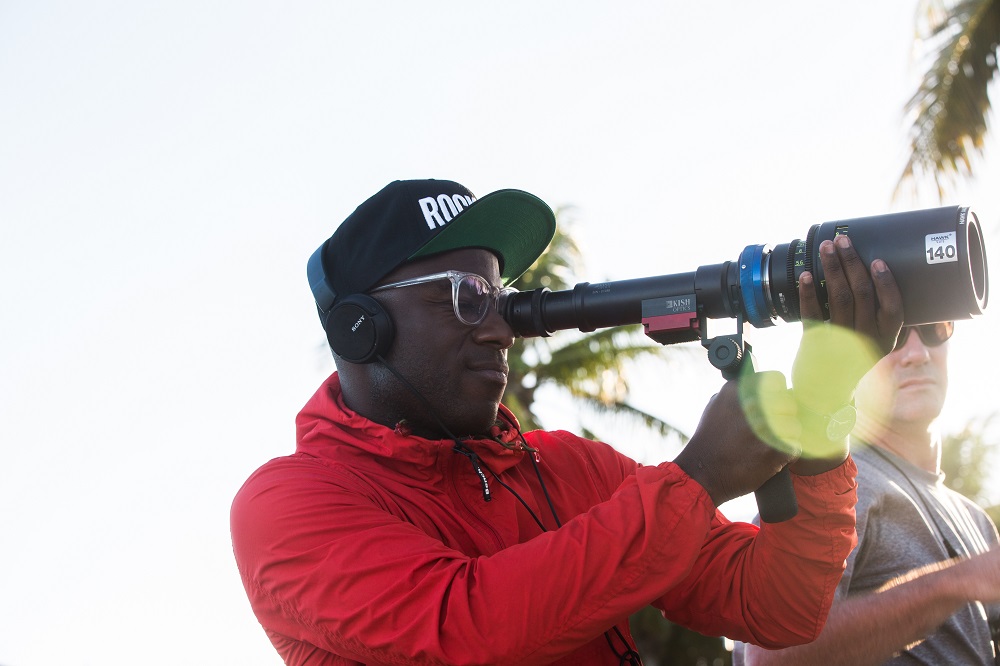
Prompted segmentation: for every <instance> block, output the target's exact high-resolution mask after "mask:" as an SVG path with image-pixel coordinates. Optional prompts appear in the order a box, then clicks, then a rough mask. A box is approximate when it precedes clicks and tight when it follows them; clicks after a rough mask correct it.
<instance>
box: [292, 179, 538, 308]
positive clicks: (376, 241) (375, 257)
mask: <svg viewBox="0 0 1000 666" xmlns="http://www.w3.org/2000/svg"><path fill="white" fill-rule="evenodd" d="M555 229H556V220H555V215H554V214H553V213H552V209H551V208H549V206H548V205H546V204H545V202H543V201H542V200H541V199H539V198H538V197H536V196H534V195H533V194H528V193H527V192H522V191H521V190H499V191H497V192H493V193H491V194H487V195H486V196H484V197H483V198H481V199H477V198H476V196H475V195H474V194H473V193H472V192H471V191H469V189H468V188H466V187H463V186H462V185H459V184H458V183H455V182H452V181H450V180H433V179H428V180H397V181H393V182H391V183H389V184H388V185H386V186H385V187H384V188H382V189H381V190H380V191H379V192H378V193H376V194H375V195H374V196H372V197H371V198H369V199H368V200H367V201H365V202H364V203H363V204H361V205H360V206H358V208H357V210H355V211H354V212H353V213H351V215H350V216H348V218H347V219H346V220H344V221H343V222H342V223H341V225H340V226H339V227H337V230H336V231H335V232H334V233H333V235H332V236H331V237H330V238H329V239H327V241H326V242H324V243H323V244H322V245H321V246H320V247H319V249H317V250H316V252H315V253H313V256H312V257H311V258H310V259H309V266H308V274H309V285H310V287H311V288H312V291H313V295H314V296H315V297H316V304H317V305H318V306H319V308H320V310H321V311H322V312H325V311H327V310H328V309H329V308H330V307H332V306H333V304H334V303H335V302H336V301H337V299H338V298H342V297H344V296H349V295H351V294H363V293H365V292H367V291H368V290H369V289H371V288H372V287H374V286H375V285H376V284H377V283H378V282H379V281H380V280H381V279H382V278H384V277H385V276H386V275H388V274H389V273H391V272H392V271H394V270H395V269H396V268H398V267H399V266H401V265H403V264H405V263H406V262H408V261H412V260H414V259H420V258H423V257H429V256H432V255H435V254H439V253H441V252H448V251H449V250H458V249H461V248H470V247H472V248H483V249H486V250H490V251H491V252H493V253H494V254H496V255H497V258H498V259H499V262H500V276H501V279H502V280H503V284H504V285H508V284H510V283H511V282H513V281H514V280H516V279H517V278H518V277H520V276H521V274H522V273H524V271H526V270H528V268H529V267H530V266H531V264H533V263H534V262H535V260H536V259H538V257H539V256H541V254H542V252H544V251H545V248H546V247H548V245H549V242H551V240H552V236H553V235H554V234H555Z"/></svg>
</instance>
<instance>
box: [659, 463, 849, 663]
mask: <svg viewBox="0 0 1000 666" xmlns="http://www.w3.org/2000/svg"><path fill="white" fill-rule="evenodd" d="M856 476H857V468H856V467H855V465H854V461H853V460H851V459H848V460H847V461H846V462H845V463H844V464H843V465H841V466H840V467H838V468H836V469H834V470H831V471H829V472H827V473H825V474H820V475H817V476H796V475H794V474H793V475H792V479H793V484H794V487H795V495H796V499H797V500H798V504H799V512H798V514H797V515H796V516H795V517H794V518H793V519H791V520H789V521H786V522H782V523H774V524H769V523H764V524H763V526H762V527H761V528H760V530H759V531H758V528H757V527H755V526H753V525H749V524H745V523H729V522H728V521H727V520H726V519H725V518H724V517H722V515H721V514H719V515H717V516H716V518H715V519H714V520H713V521H712V526H711V528H710V534H709V536H708V538H707V539H706V540H705V543H704V545H703V547H702V550H701V552H700V553H699V555H698V559H697V562H696V564H695V566H694V568H693V570H692V573H691V575H690V576H689V577H688V579H687V580H686V581H685V582H684V583H683V584H681V585H678V586H677V587H676V588H674V589H673V590H671V593H670V594H669V595H667V596H666V597H664V598H663V599H661V600H660V601H659V602H658V603H657V604H656V605H657V606H658V607H660V608H661V609H662V610H663V611H664V615H666V617H668V618H669V619H671V620H673V621H675V622H677V623H679V624H683V625H685V626H687V627H690V628H692V629H695V630H696V631H699V632H701V633H703V634H706V635H709V636H720V635H722V636H727V637H729V638H732V639H735V640H742V641H746V642H750V643H753V644H755V645H760V646H762V647H766V648H780V647H788V646H790V645H799V644H802V643H807V642H810V641H812V640H815V638H816V637H817V636H818V635H819V633H820V631H821V630H822V629H823V625H824V624H825V622H826V617H827V614H828V613H829V610H830V605H831V604H832V603H833V594H834V591H835V590H836V587H837V583H838V582H839V581H840V577H841V575H842V574H843V572H844V563H845V561H846V559H847V556H848V555H849V554H850V552H851V550H852V549H853V548H854V546H855V545H856V544H857V536H856V533H855V523H854V506H855V504H856V503H857V483H856V480H855V477H856Z"/></svg>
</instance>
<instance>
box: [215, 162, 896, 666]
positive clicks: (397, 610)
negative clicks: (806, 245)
mask: <svg viewBox="0 0 1000 666" xmlns="http://www.w3.org/2000/svg"><path fill="white" fill-rule="evenodd" d="M554 230H555V220H554V217H553V215H552V212H551V210H550V209H549V208H548V206H546V205H545V204H544V203H542V202H541V201H540V200H538V199H537V198H535V197H533V196H532V195H530V194H527V193H525V192H519V191H516V190H502V191H500V192H495V193H493V194H490V195H488V196H486V197H483V198H482V199H479V200H476V198H475V197H474V196H473V195H472V193H471V192H469V191H468V190H467V189H465V188H464V187H462V186H461V185H458V184H457V183H453V182H449V181H438V180H426V181H396V182H394V183H391V184H390V185H388V186H387V187H386V188H384V189H383V190H381V191H380V192H378V193H377V194H375V195H374V196H373V197H371V198H370V199H369V200H367V201H366V202H365V203H363V204H362V205H361V206H359V207H358V209H357V210H356V211H355V212H354V213H353V214H352V215H351V216H349V217H348V218H347V220H345V221H344V223H343V224H341V225H340V227H339V228H338V229H337V231H336V232H335V233H334V234H333V236H332V237H331V238H330V239H329V240H327V241H326V242H325V243H324V244H323V245H322V246H321V247H320V248H319V249H318V250H317V251H316V253H315V254H314V255H313V257H312V259H311V260H310V262H309V271H308V272H309V280H310V285H311V287H312V290H313V294H314V296H315V298H316V303H317V307H318V310H319V314H320V319H321V321H322V323H323V326H324V328H325V330H326V332H327V337H328V339H329V341H330V344H331V347H332V349H333V351H334V357H335V361H336V365H337V372H336V373H335V374H334V375H333V376H331V377H330V378H329V379H328V380H327V381H326V382H325V383H324V384H323V385H322V386H321V387H320V389H319V390H318V391H317V392H316V394H315V395H314V396H313V398H312V399H311V400H310V401H309V403H308V404H307V405H306V406H305V408H304V409H303V410H302V412H301V413H300V414H299V416H298V419H297V426H298V446H297V449H296V452H295V454H293V455H290V456H285V457H282V458H277V459H275V460H272V461H270V462H268V463H267V464H265V465H264V466H263V467H261V468H260V469H259V470H257V471H256V472H255V473H254V474H253V475H252V476H251V477H250V479H248V480H247V482H246V484H244V486H243V488H242V489H241V490H240V491H239V493H238V495H237V497H236V499H235V501H234V503H233V508H232V535H233V545H234V551H235V554H236V560H237V564H238V566H239V569H240V574H241V576H242V579H243V583H244V585H245V587H246V591H247V594H248V596H249V598H250V602H251V605H252V606H253V610H254V612H255V614H256V616H257V618H258V620H259V621H260V623H261V624H262V625H263V627H264V630H265V631H266V632H267V635H268V637H269V638H270V640H271V641H272V643H273V644H274V646H275V648H276V649H277V650H278V652H279V653H280V654H281V656H282V658H283V659H284V660H285V662H286V663H288V664H296V665H302V664H547V663H562V664H623V663H638V655H637V654H635V651H634V647H633V645H632V641H631V637H630V636H629V632H628V624H627V619H628V616H629V615H630V614H631V613H633V612H635V611H637V610H639V609H640V608H643V607H645V606H646V605H649V604H653V605H655V606H656V607H658V608H660V609H661V610H662V611H663V612H664V614H665V615H666V616H667V617H668V618H669V619H671V620H673V621H675V622H678V623H680V624H683V625H685V626H688V627H690V628H692V629H694V630H696V631H700V632H702V633H705V634H711V635H726V636H729V637H731V638H735V639H740V640H744V641H748V642H751V643H754V644H759V645H763V646H766V647H772V648H774V647H783V646H788V645H794V644H800V643H804V642H807V641H810V640H813V639H814V638H815V637H816V636H817V635H818V633H819V631H820V629H821V628H822V627H823V623H824V620H825V617H826V614H827V612H828V610H829V606H830V603H831V600H832V597H833V592H834V589H835V587H836V585H837V581H838V580H839V578H840V575H841V572H842V571H843V566H844V560H845V558H846V557H847V554H848V553H849V552H850V550H851V548H852V547H853V544H854V541H855V535H854V514H853V505H854V502H855V492H854V488H855V481H854V477H855V471H856V470H855V467H854V464H853V462H852V461H851V460H850V458H849V456H848V452H847V448H846V441H837V442H833V443H832V444H833V445H834V446H833V450H831V451H827V452H826V454H825V456H824V457H821V458H812V459H806V458H804V457H803V458H801V459H797V460H796V459H795V456H794V455H793V454H790V453H788V452H787V450H788V449H787V448H785V449H782V448H781V447H777V448H776V447H772V446H769V445H768V444H766V443H765V442H763V441H761V439H760V438H759V437H758V436H757V435H756V434H755V432H754V428H753V427H751V425H749V423H748V421H749V420H754V419H748V417H747V416H745V414H744V412H745V411H746V412H748V413H750V414H751V415H757V416H759V412H760V410H761V409H762V408H761V407H760V404H759V401H758V400H752V401H751V404H750V405H749V406H744V407H741V402H740V397H739V393H740V391H739V390H738V387H737V386H736V383H735V382H729V383H727V384H726V385H725V386H724V387H723V389H722V390H721V391H720V393H719V394H718V395H717V396H716V397H715V398H714V399H713V400H712V401H711V402H710V403H709V405H708V407H707V409H706V412H705V414H704V416H703V418H702V422H701V423H700V424H699V426H698V428H697V430H696V432H695V433H694V435H693V436H692V437H691V440H690V442H689V443H688V444H687V446H686V447H685V449H684V450H683V452H682V453H681V454H680V455H679V456H678V457H677V459H676V460H674V461H673V462H667V463H663V464H661V465H657V466H655V467H652V466H650V467H642V466H639V465H637V464H636V463H635V462H633V461H632V460H629V459H628V458H627V457H625V456H623V455H621V454H619V453H617V452H616V451H614V450H613V449H612V448H611V447H609V446H607V445H605V444H603V443H600V442H594V441H589V440H585V439H582V438H579V437H576V436H574V435H572V434H570V433H568V432H562V431H557V432H543V431H534V432H527V433H522V432H520V430H519V427H518V424H517V421H516V419H515V418H514V416H513V415H512V414H511V413H510V412H509V411H508V410H507V409H506V408H505V407H504V406H503V405H501V404H500V400H501V397H502V395H503V391H504V388H505V386H506V381H507V360H506V359H507V350H508V349H509V348H510V346H511V345H512V344H513V342H514V334H513V331H512V329H511V327H510V326H509V325H508V323H507V322H506V321H505V320H504V318H503V317H502V316H501V315H500V313H499V310H498V308H497V302H498V300H499V299H501V298H502V293H503V291H504V289H505V287H506V285H509V284H510V283H511V282H512V281H513V280H515V279H516V278H517V277H518V276H519V275H521V273H523V272H524V271H525V270H526V269H527V268H528V267H529V266H530V265H531V264H532V263H533V262H534V261H535V259H537V257H538V256H539V255H540V254H541V253H542V252H543V250H544V249H545V247H546V246H547V245H548V243H549V241H550V240H551V238H552V234H553V233H554ZM821 260H822V262H823V268H824V271H825V275H826V280H827V287H828V290H829V293H830V299H829V301H830V308H831V313H830V314H831V316H830V319H831V321H832V322H833V323H835V324H840V325H842V326H845V327H847V328H850V329H853V330H856V331H858V332H860V333H861V334H863V335H866V336H868V337H869V338H871V339H872V340H874V341H875V343H876V345H877V346H878V347H880V348H881V349H882V353H885V352H887V351H888V350H889V349H891V348H892V345H893V342H894V341H895V338H896V335H897V333H898V332H899V328H900V324H901V321H902V312H901V298H900V295H899V291H898V289H897V287H896V283H895V281H894V280H893V278H892V276H891V274H890V273H889V272H888V269H887V268H886V266H885V264H884V262H881V261H878V260H876V261H875V262H873V264H872V266H871V275H872V276H874V277H873V278H872V277H869V272H868V267H865V266H864V265H863V264H862V263H861V261H860V260H859V258H858V256H857V254H856V253H855V252H854V250H853V248H852V247H851V246H850V244H849V242H847V241H846V238H844V239H843V240H838V241H837V242H836V243H833V242H829V241H827V242H826V243H824V245H823V246H822V248H821ZM811 286H812V279H811V276H809V275H808V274H804V275H803V276H802V278H801V286H800V294H799V298H800V305H801V310H802V316H803V319H804V320H813V321H814V322H819V321H822V314H821V312H822V311H821V309H820V305H819V303H818V301H817V298H816V296H815V293H814V290H813V289H811ZM816 326H817V327H818V326H819V324H816ZM816 344H817V343H814V342H810V341H809V336H806V338H805V340H804V342H803V345H802V348H801V349H800V356H799V359H800V360H801V359H803V358H804V357H806V356H809V355H812V356H816V355H821V354H822V353H823V350H822V349H818V348H817V347H816ZM865 370H867V367H861V368H854V369H853V370H850V371H848V370H845V371H844V372H845V373H849V376H846V377H841V378H840V380H841V381H830V378H829V377H826V378H823V380H818V379H816V378H813V379H811V380H810V379H809V378H808V377H807V374H806V373H801V376H796V373H795V372H793V384H795V396H794V397H793V396H792V394H791V393H790V392H788V391H786V390H785V384H784V378H783V377H781V376H780V375H776V373H771V374H765V375H763V376H758V377H757V379H758V383H757V386H758V389H759V390H760V392H761V395H765V394H766V395H768V396H771V399H773V400H774V401H775V404H776V406H772V407H770V408H768V410H767V411H768V413H769V414H770V416H769V417H768V419H767V422H768V425H769V427H770V430H772V431H774V432H776V433H778V434H783V435H784V436H785V438H786V439H787V438H789V437H791V438H798V439H808V438H807V437H806V436H807V435H811V434H810V433H807V432H800V431H799V426H798V421H797V418H796V416H797V414H798V413H800V410H807V411H811V412H816V413H819V414H831V413H833V412H834V411H835V410H836V408H837V407H839V406H842V405H844V404H846V403H848V402H849V401H850V398H851V393H852V391H853V388H854V385H855V384H856V382H857V380H858V379H859V378H860V376H861V374H863V373H864V371H865ZM743 393H747V392H746V391H743ZM762 399H763V398H761V400H762ZM757 420H759V419H757ZM807 429H808V427H807ZM758 431H759V429H758ZM788 463H791V470H792V478H793V483H794V488H795V493H796V496H797V499H798V504H799V511H798V514H797V515H796V516H795V517H794V518H793V519H791V520H788V521H785V522H781V523H774V524H764V526H763V527H762V528H760V529H758V528H756V527H754V526H752V525H749V524H744V523H730V522H729V521H728V520H727V519H726V518H725V517H724V516H723V515H722V514H721V513H719V512H718V511H717V509H716V507H717V506H718V505H720V504H722V503H723V502H725V501H727V500H729V499H732V498H734V497H738V496H741V495H744V494H746V493H748V492H752V491H753V490H755V489H756V488H758V487H759V486H761V484H762V483H763V482H764V481H766V480H767V479H769V478H770V477H772V476H773V475H774V474H775V473H776V472H777V471H778V470H780V469H781V468H782V467H783V466H785V465H786V464H788Z"/></svg>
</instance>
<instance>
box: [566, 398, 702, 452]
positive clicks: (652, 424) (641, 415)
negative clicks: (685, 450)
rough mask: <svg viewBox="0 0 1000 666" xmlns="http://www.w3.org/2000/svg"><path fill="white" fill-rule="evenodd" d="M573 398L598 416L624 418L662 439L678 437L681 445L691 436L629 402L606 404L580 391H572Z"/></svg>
mask: <svg viewBox="0 0 1000 666" xmlns="http://www.w3.org/2000/svg"><path fill="white" fill-rule="evenodd" d="M570 393H571V394H572V396H573V397H574V398H575V399H577V400H578V401H580V402H581V403H582V404H585V405H586V406H587V408H588V409H591V410H593V411H594V412H595V413H597V414H604V415H611V416H615V417H624V418H625V419H627V420H631V421H634V422H636V423H639V424H641V425H642V426H643V427H645V428H648V429H649V430H650V431H651V432H653V433H655V434H657V435H659V436H661V437H676V438H677V440H678V442H679V443H680V444H682V445H683V444H687V442H688V439H690V436H689V435H688V434H687V433H686V432H684V431H683V430H681V429H680V428H678V427H676V426H674V425H673V424H671V423H668V422H667V421H664V420H663V419H661V418H659V417H658V416H655V415H653V414H650V413H649V412H646V411H644V410H642V409H639V408H638V407H636V406H634V405H632V404H630V403H627V402H614V403H610V404H608V403H606V402H604V401H603V400H601V399H600V398H599V397H597V396H594V395H591V394H588V393H585V392H580V391H571V392H570Z"/></svg>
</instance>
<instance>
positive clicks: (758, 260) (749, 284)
mask: <svg viewBox="0 0 1000 666" xmlns="http://www.w3.org/2000/svg"><path fill="white" fill-rule="evenodd" d="M769 254H770V250H769V249H768V247H767V246H766V245H747V246H746V247H745V248H743V252H741V253H740V295H741V296H742V297H743V311H744V312H745V313H746V316H747V321H748V322H749V323H750V325H751V326H753V327H755V328H764V327H766V326H774V320H773V319H772V318H771V308H770V305H769V303H768V301H767V284H766V278H767V272H766V271H765V270H764V259H765V257H767V255H769Z"/></svg>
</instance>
